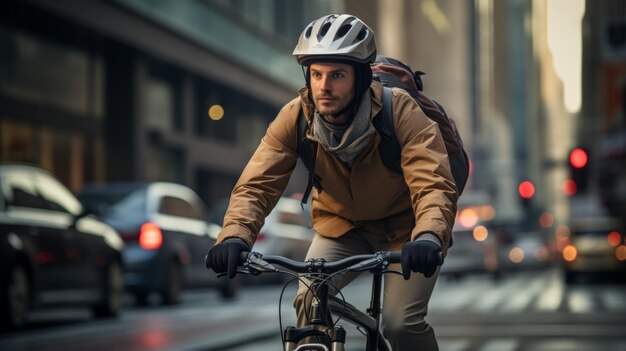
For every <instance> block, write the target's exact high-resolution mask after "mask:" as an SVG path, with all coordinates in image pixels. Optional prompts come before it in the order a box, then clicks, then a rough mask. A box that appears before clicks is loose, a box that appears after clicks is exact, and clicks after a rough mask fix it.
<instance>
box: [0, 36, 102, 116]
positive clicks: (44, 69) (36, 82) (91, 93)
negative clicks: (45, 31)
mask: <svg viewBox="0 0 626 351" xmlns="http://www.w3.org/2000/svg"><path fill="white" fill-rule="evenodd" d="M102 76H103V68H102V64H101V62H100V61H99V60H96V59H93V58H92V57H90V55H89V54H88V53H87V52H85V51H83V50H80V49H78V48H74V47H71V48H70V47H66V46H60V45H56V44H55V43H52V42H48V41H43V40H41V39H39V38H37V37H35V36H33V35H30V34H27V33H25V32H21V31H18V30H11V29H7V28H1V27H0V93H2V94H3V95H6V96H8V97H11V98H15V99H20V100H25V101H28V102H31V103H35V104H40V105H45V106H54V107H59V108H62V109H64V110H67V111H69V112H72V113H75V114H77V115H82V116H98V117H99V116H101V115H102V100H103V99H102V94H103V89H102V86H103V85H102V84H103V80H102Z"/></svg>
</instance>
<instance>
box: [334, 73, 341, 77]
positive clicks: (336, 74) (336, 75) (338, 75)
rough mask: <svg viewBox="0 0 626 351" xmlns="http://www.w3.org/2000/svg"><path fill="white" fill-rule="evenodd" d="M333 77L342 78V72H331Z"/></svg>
mask: <svg viewBox="0 0 626 351" xmlns="http://www.w3.org/2000/svg"><path fill="white" fill-rule="evenodd" d="M333 78H343V73H335V74H333Z"/></svg>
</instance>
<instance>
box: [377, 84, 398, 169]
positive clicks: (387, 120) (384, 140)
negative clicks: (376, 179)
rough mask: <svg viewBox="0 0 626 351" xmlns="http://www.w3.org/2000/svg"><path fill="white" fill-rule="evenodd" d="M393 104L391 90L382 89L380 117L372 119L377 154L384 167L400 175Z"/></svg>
mask: <svg viewBox="0 0 626 351" xmlns="http://www.w3.org/2000/svg"><path fill="white" fill-rule="evenodd" d="M392 105H393V103H392V94H391V88H388V87H383V106H382V111H381V112H382V115H381V116H378V117H377V118H374V127H375V128H376V130H377V131H378V134H379V135H380V144H379V145H378V152H379V153H380V158H381V160H382V161H383V164H384V165H385V167H386V168H387V169H388V170H390V171H392V172H394V173H397V174H402V166H400V151H401V149H400V143H398V138H397V136H396V129H395V127H394V125H393V106H392Z"/></svg>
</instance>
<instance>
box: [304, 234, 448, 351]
mask: <svg viewBox="0 0 626 351" xmlns="http://www.w3.org/2000/svg"><path fill="white" fill-rule="evenodd" d="M401 245H402V244H401V243H400V244H397V245H395V246H396V247H393V246H394V245H392V244H390V243H389V242H388V241H387V240H386V238H385V237H383V236H382V235H377V234H373V233H368V232H364V231H360V230H352V231H350V232H349V233H346V234H345V235H343V236H341V237H339V238H336V239H332V238H325V237H323V236H321V235H319V234H315V237H314V238H313V242H312V243H311V247H310V248H309V251H308V253H307V259H309V258H324V259H326V260H327V261H330V260H337V259H341V258H343V257H347V256H352V255H358V254H367V253H373V252H377V251H384V250H393V251H397V250H401V247H402V246H401ZM389 269H393V270H401V268H400V265H399V264H393V265H390V266H389ZM438 273H439V271H437V273H436V274H435V275H433V276H432V277H431V278H425V277H424V276H423V275H422V274H418V273H413V274H411V278H410V279H409V280H404V278H402V276H400V275H396V274H387V275H385V278H384V294H383V314H382V315H383V333H384V335H385V337H387V339H388V340H389V341H390V342H391V345H392V347H393V350H396V351H408V350H421V351H434V350H439V347H438V346H437V340H436V339H435V333H434V331H433V328H432V327H431V326H430V325H428V324H427V323H426V322H425V321H424V317H425V316H426V313H427V311H428V301H429V299H430V295H431V294H432V291H433V288H434V286H435V282H436V281H437V276H438ZM358 274H359V273H348V274H344V275H341V276H337V277H336V278H334V279H333V280H332V284H333V286H335V287H336V288H337V289H339V290H341V289H342V288H343V287H345V286H346V285H348V284H349V283H350V282H351V281H353V280H354V279H355V278H356V277H357V276H358ZM307 283H308V282H307ZM307 291H308V289H307V287H306V286H305V285H304V284H303V283H302V282H301V283H300V286H299V288H298V292H297V294H296V297H295V300H294V307H295V309H296V314H297V317H298V326H299V327H300V326H303V325H306V323H307V321H308V320H307V311H309V309H310V304H311V300H312V295H311V294H310V293H309V294H307ZM331 293H332V294H336V293H337V291H332V289H331ZM368 293H369V290H368ZM346 300H347V301H348V302H349V301H350V296H346Z"/></svg>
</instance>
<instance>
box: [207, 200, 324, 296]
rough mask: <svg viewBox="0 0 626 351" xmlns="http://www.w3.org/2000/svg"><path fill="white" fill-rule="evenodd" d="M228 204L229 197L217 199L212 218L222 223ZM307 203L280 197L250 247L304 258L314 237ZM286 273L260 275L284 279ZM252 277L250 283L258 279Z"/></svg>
mask: <svg viewBox="0 0 626 351" xmlns="http://www.w3.org/2000/svg"><path fill="white" fill-rule="evenodd" d="M227 208H228V199H223V200H221V201H219V202H218V203H217V204H216V206H215V207H214V209H213V211H212V215H211V219H212V220H213V221H215V222H219V223H222V221H223V219H224V215H225V213H226V210H227ZM310 217H311V216H310V212H309V210H308V207H305V209H304V210H303V209H302V206H301V204H300V200H298V199H295V198H290V197H284V196H283V197H281V198H280V199H279V200H278V203H277V204H276V206H275V207H274V209H273V210H272V211H271V212H270V214H269V215H268V216H267V217H266V218H265V223H264V225H263V227H262V228H261V230H260V232H259V234H258V236H257V239H256V242H255V243H254V247H253V248H252V250H253V251H256V252H259V253H261V254H263V255H280V256H285V257H288V258H291V259H294V260H304V258H305V257H306V253H307V251H308V250H309V246H310V245H311V240H313V229H311V224H310ZM288 278H289V276H286V275H282V274H277V275H276V276H272V275H266V276H265V277H261V279H262V280H263V282H274V281H279V282H283V281H285V280H286V279H288ZM258 282H259V278H258V277H255V279H254V281H252V282H251V283H253V284H254V283H258Z"/></svg>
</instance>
